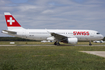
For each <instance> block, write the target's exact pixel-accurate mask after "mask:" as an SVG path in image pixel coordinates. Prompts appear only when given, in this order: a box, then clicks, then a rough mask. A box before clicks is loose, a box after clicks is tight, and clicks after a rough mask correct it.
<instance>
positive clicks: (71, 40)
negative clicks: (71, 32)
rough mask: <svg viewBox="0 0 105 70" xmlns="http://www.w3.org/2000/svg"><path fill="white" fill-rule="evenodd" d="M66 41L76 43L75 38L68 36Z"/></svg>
mask: <svg viewBox="0 0 105 70" xmlns="http://www.w3.org/2000/svg"><path fill="white" fill-rule="evenodd" d="M67 41H68V43H69V44H77V42H78V39H77V38H68V39H67Z"/></svg>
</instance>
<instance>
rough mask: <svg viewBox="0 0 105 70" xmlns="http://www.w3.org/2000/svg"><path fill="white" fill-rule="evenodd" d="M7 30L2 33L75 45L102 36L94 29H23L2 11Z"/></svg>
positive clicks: (9, 15) (7, 13)
mask: <svg viewBox="0 0 105 70" xmlns="http://www.w3.org/2000/svg"><path fill="white" fill-rule="evenodd" d="M4 15H5V20H6V24H7V28H8V30H3V31H2V33H4V34H8V35H12V36H15V37H20V38H25V39H31V40H44V41H45V40H46V41H52V42H54V45H60V43H59V42H64V43H68V44H71V45H76V44H77V42H78V41H89V45H90V46H91V45H92V44H91V41H94V40H101V39H103V38H104V36H103V35H102V34H100V33H98V31H95V30H77V29H76V30H74V29H25V28H23V27H22V26H21V25H20V24H19V23H18V22H17V21H16V19H15V18H14V17H13V16H12V15H11V14H10V13H9V12H4Z"/></svg>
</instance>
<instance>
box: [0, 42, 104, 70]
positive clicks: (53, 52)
mask: <svg viewBox="0 0 105 70" xmlns="http://www.w3.org/2000/svg"><path fill="white" fill-rule="evenodd" d="M18 43H19V42H18ZM30 43H31V42H30ZM22 44H23V43H22ZM34 44H35V43H34ZM38 44H40V43H38ZM45 44H46V43H45ZM50 44H53V43H50ZM86 44H87V43H86ZM79 51H105V47H104V46H100V47H99V46H94V47H91V46H85V47H83V46H82V47H81V46H78V47H77V46H4V47H2V46H1V47H0V70H105V58H103V57H99V56H96V55H91V54H86V53H82V52H79Z"/></svg>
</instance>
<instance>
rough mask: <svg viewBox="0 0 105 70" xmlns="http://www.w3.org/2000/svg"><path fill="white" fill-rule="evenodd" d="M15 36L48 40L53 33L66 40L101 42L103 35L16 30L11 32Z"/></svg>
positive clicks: (52, 30) (63, 30)
mask: <svg viewBox="0 0 105 70" xmlns="http://www.w3.org/2000/svg"><path fill="white" fill-rule="evenodd" d="M11 31H15V32H17V34H15V35H14V34H10V35H12V36H16V37H21V38H26V39H32V40H48V38H50V37H52V36H51V34H50V33H52V32H54V33H57V34H60V35H63V36H66V37H68V38H71V37H72V38H73V37H76V38H77V39H78V40H79V41H90V40H101V39H103V35H101V34H100V33H98V32H97V31H94V30H65V29H22V30H20V29H16V30H11Z"/></svg>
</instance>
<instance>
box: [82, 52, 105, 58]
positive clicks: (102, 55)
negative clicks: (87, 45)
mask: <svg viewBox="0 0 105 70" xmlns="http://www.w3.org/2000/svg"><path fill="white" fill-rule="evenodd" d="M80 52H83V53H88V54H93V55H97V56H100V57H104V58H105V51H80Z"/></svg>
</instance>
